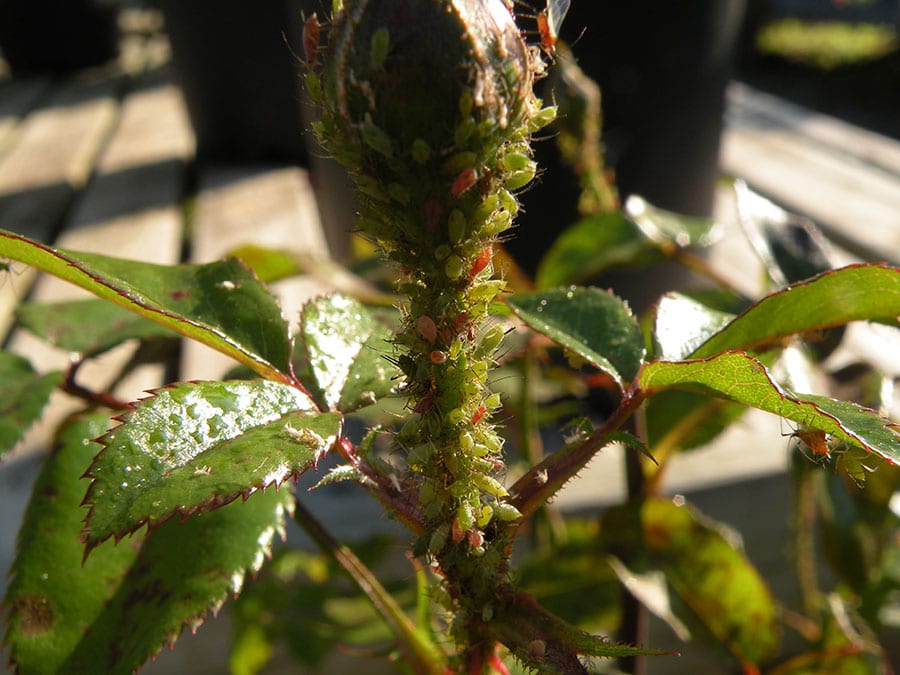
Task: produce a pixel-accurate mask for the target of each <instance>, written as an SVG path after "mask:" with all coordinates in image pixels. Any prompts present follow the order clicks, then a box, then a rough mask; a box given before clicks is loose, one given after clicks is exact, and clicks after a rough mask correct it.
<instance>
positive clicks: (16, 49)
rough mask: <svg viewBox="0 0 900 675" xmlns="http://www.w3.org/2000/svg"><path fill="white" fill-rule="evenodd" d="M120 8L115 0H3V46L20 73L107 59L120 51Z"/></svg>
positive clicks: (63, 70)
mask: <svg viewBox="0 0 900 675" xmlns="http://www.w3.org/2000/svg"><path fill="white" fill-rule="evenodd" d="M117 11H118V6H117V4H115V2H114V1H109V0H107V1H104V0H64V1H63V2H60V1H59V0H0V50H2V51H3V57H4V58H5V59H6V62H7V63H8V64H9V67H10V70H11V71H12V73H13V75H15V76H17V77H18V76H23V75H32V74H52V75H65V74H67V73H70V72H72V71H75V70H78V69H80V68H87V67H90V66H97V65H101V64H103V63H106V62H107V61H110V60H111V59H113V58H115V57H116V55H117V54H118V50H119V34H118V27H117V24H116V16H117Z"/></svg>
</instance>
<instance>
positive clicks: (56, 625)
mask: <svg viewBox="0 0 900 675" xmlns="http://www.w3.org/2000/svg"><path fill="white" fill-rule="evenodd" d="M108 427H109V420H108V419H107V418H106V417H105V416H104V415H92V416H90V417H85V418H80V419H78V420H77V421H76V422H75V423H74V424H71V425H69V426H68V427H67V428H66V429H65V430H64V431H63V432H62V434H61V435H60V439H59V447H58V450H57V452H56V453H54V454H53V455H51V456H50V457H48V459H47V461H46V463H45V465H44V468H43V469H42V471H41V475H40V476H39V477H38V480H37V483H36V486H35V491H34V494H33V497H32V499H31V502H30V504H29V506H28V509H27V511H26V515H25V519H24V522H23V525H22V531H21V533H20V536H19V545H18V551H17V555H16V560H15V562H14V563H13V568H12V580H11V582H10V585H9V587H8V589H7V594H6V597H5V598H4V605H5V606H6V607H7V608H8V610H9V613H8V628H7V634H6V641H7V643H8V644H9V646H10V656H11V658H12V660H13V661H14V662H15V663H16V665H17V667H18V672H21V673H130V672H132V671H135V670H137V669H138V668H139V667H140V666H141V665H142V664H143V663H144V662H145V661H146V660H147V659H148V658H150V657H151V656H153V655H154V654H156V653H157V652H158V651H159V650H160V649H161V648H162V647H163V646H164V645H167V644H171V643H172V642H174V640H175V638H176V637H177V636H178V634H179V633H180V632H181V631H182V629H183V628H186V627H187V628H191V629H193V628H196V627H197V626H198V625H199V624H200V623H202V621H203V619H204V617H205V616H206V615H207V614H208V613H209V612H210V611H215V610H217V609H218V608H219V607H220V606H221V605H222V603H224V602H225V600H226V599H227V598H229V597H231V596H233V595H234V594H236V593H237V592H238V591H239V590H240V589H241V585H242V583H243V580H244V578H245V576H246V575H247V574H248V573H255V572H257V571H258V570H259V569H260V566H261V565H262V563H263V561H264V559H265V556H266V555H267V554H268V552H269V548H270V545H271V543H272V540H273V539H274V537H275V536H276V535H278V534H282V535H283V532H284V520H285V514H286V513H288V512H289V511H290V508H291V507H292V504H293V495H292V494H291V491H290V490H288V489H282V490H280V491H278V492H276V491H274V490H269V491H268V492H266V493H264V494H256V495H253V496H252V497H251V498H250V499H249V500H247V501H246V502H244V503H234V504H231V505H229V506H227V507H224V508H222V509H219V510H217V511H215V512H212V513H206V514H201V515H198V516H193V517H191V518H189V519H188V520H187V521H185V522H183V523H181V522H178V521H175V520H173V521H170V522H168V523H166V524H165V525H163V526H162V527H160V528H158V529H156V530H154V531H153V532H152V534H150V535H146V536H145V535H144V534H136V535H134V536H133V537H131V538H129V539H128V540H126V541H123V542H120V543H119V544H118V545H113V543H112V542H106V543H104V544H102V545H100V546H98V547H97V548H96V549H94V551H93V553H92V555H91V556H90V557H88V558H87V559H86V560H83V554H84V548H83V545H82V543H81V541H80V539H79V532H80V530H81V527H82V524H83V516H84V509H82V508H79V505H80V501H81V497H82V495H83V493H84V483H85V481H84V480H82V478H81V476H82V474H83V473H84V471H85V469H86V468H87V467H88V466H89V464H90V463H91V459H92V457H93V456H94V454H95V453H96V452H97V451H98V450H99V449H100V448H101V446H100V445H99V444H97V443H94V442H91V441H90V440H89V439H91V438H94V437H96V436H98V435H100V434H102V433H103V432H104V431H106V430H107V429H108Z"/></svg>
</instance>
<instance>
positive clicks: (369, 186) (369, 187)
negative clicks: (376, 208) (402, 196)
mask: <svg viewBox="0 0 900 675" xmlns="http://www.w3.org/2000/svg"><path fill="white" fill-rule="evenodd" d="M356 189H357V190H359V191H360V192H361V193H362V194H364V195H366V196H367V197H371V198H372V199H374V200H376V201H379V202H384V203H387V202H388V201H389V199H388V194H385V191H384V187H383V186H382V185H381V183H379V182H378V180H376V179H375V178H373V177H372V176H369V175H367V174H359V175H358V176H356Z"/></svg>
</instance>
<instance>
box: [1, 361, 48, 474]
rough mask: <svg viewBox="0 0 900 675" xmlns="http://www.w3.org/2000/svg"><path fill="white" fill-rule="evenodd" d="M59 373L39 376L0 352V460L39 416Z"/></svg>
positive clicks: (31, 369)
mask: <svg viewBox="0 0 900 675" xmlns="http://www.w3.org/2000/svg"><path fill="white" fill-rule="evenodd" d="M62 378H63V373H61V372H52V373H47V374H45V375H41V374H39V373H37V372H35V371H34V369H33V368H32V367H31V364H30V363H29V362H28V360H27V359H25V358H23V357H21V356H19V355H18V354H13V353H12V352H7V351H2V350H0V457H2V456H3V454H5V453H6V452H7V451H9V450H10V449H11V448H12V447H13V446H14V445H15V444H16V442H17V441H18V440H19V439H20V438H21V437H22V436H23V435H24V434H25V432H26V431H27V430H28V428H29V427H30V426H31V425H32V424H33V423H34V422H35V421H36V420H37V419H38V418H39V417H40V416H41V411H42V410H43V409H44V406H45V405H46V404H47V401H48V400H49V399H50V394H51V393H53V390H54V389H55V388H56V387H57V386H58V385H59V383H60V382H61V381H62Z"/></svg>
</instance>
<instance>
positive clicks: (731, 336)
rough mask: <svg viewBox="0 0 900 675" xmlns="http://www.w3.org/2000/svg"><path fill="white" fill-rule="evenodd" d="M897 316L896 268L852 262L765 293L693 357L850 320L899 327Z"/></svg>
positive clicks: (899, 285)
mask: <svg viewBox="0 0 900 675" xmlns="http://www.w3.org/2000/svg"><path fill="white" fill-rule="evenodd" d="M898 317H900V268H896V267H888V266H885V265H851V266H850V267H844V268H842V269H840V270H835V271H833V272H826V273H824V274H821V275H819V276H818V277H815V278H813V279H810V280H809V281H805V282H802V283H799V284H797V285H795V286H791V287H789V288H786V289H784V290H782V291H778V292H777V293H773V294H772V295H769V296H767V297H765V298H763V299H762V300H760V301H759V302H758V303H756V304H755V305H753V306H752V307H750V309H748V310H746V311H745V312H744V313H743V314H740V315H739V316H738V317H737V318H736V319H734V321H732V322H731V323H730V324H728V325H727V326H725V327H724V328H723V329H722V330H720V331H719V332H718V333H716V334H715V335H713V336H712V337H710V338H709V339H708V340H706V342H704V343H703V344H702V345H700V347H699V348H697V350H696V351H694V352H693V353H692V354H691V356H692V357H694V358H705V357H709V356H712V355H714V354H717V353H719V352H723V351H726V350H729V349H759V348H762V347H764V346H766V345H769V344H772V343H777V341H779V340H780V339H782V338H784V337H787V336H789V335H794V334H796V333H806V332H809V331H817V330H821V329H823V328H829V327H831V326H838V325H842V324H845V323H848V322H850V321H878V322H881V323H886V324H888V325H892V326H897V325H900V324H898Z"/></svg>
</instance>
